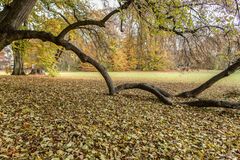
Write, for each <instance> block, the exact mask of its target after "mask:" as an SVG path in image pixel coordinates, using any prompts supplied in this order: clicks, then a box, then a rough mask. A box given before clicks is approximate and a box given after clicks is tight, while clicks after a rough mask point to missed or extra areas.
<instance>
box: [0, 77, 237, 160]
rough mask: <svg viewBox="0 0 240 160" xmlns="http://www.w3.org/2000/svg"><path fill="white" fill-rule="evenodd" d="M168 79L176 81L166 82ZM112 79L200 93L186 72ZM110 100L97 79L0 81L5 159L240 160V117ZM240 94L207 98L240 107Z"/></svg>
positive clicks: (135, 94)
mask: <svg viewBox="0 0 240 160" xmlns="http://www.w3.org/2000/svg"><path fill="white" fill-rule="evenodd" d="M139 74H142V75H141V76H142V78H140V77H137V76H139ZM151 74H152V73H151ZM163 74H166V75H171V76H168V77H167V78H168V79H167V78H166V77H165V78H166V79H167V80H166V81H165V80H161V81H159V79H161V78H160V77H161V76H163ZM207 74H210V73H207ZM211 74H212V73H211ZM73 75H78V76H76V77H72V76H73ZM90 75H91V76H92V77H91V78H88V77H90ZM111 75H112V76H113V78H114V79H115V80H116V81H115V83H116V84H120V83H123V82H125V81H129V82H136V80H138V81H149V82H151V83H153V84H155V85H157V86H159V87H161V88H163V89H165V90H168V91H170V92H171V93H173V94H174V93H179V92H181V91H183V90H188V89H191V88H193V87H195V86H197V84H195V83H189V82H191V81H189V79H187V81H185V80H184V81H185V82H183V81H182V79H181V78H180V80H179V79H178V78H176V77H177V76H179V75H180V74H179V73H161V74H160V73H158V74H156V75H157V76H156V77H157V78H153V77H152V78H149V77H145V76H147V75H150V73H130V75H131V76H132V77H134V78H129V77H130V76H129V75H128V76H125V77H126V78H119V77H122V76H123V75H124V74H123V73H111ZM143 75H144V76H143ZM184 75H186V74H184ZM190 75H195V76H196V74H195V73H188V76H187V77H191V76H190ZM204 75H206V74H204ZM237 75H238V74H237ZM237 75H236V76H237ZM84 76H85V77H84ZM208 76H211V75H208ZM201 77H204V76H201ZM230 78H231V77H230ZM191 79H192V80H194V82H195V80H198V79H199V78H196V77H191ZM202 79H204V80H205V77H204V78H202ZM201 81H202V80H201ZM228 81H229V80H228ZM231 81H232V80H231ZM196 82H197V81H196ZM226 83H227V84H235V83H233V82H231V83H229V82H227V81H226ZM106 93H107V88H106V85H105V83H104V81H103V80H101V78H100V77H99V76H97V74H96V73H61V74H60V78H48V77H35V76H26V77H22V76H20V77H15V76H0V131H1V132H0V159H1V160H2V159H3V160H5V159H6V160H7V159H17V160H21V159H24V160H25V159H33V160H36V159H37V160H44V159H54V160H58V159H68V160H71V159H161V158H162V159H236V160H237V159H238V158H239V157H240V143H239V141H240V125H239V124H240V112H239V110H234V109H222V108H197V107H187V106H180V105H174V106H167V105H163V104H161V103H160V102H159V101H158V99H156V98H155V97H154V96H152V95H150V94H148V93H146V92H143V91H139V90H129V91H124V92H123V93H121V94H119V95H116V96H108V95H107V94H106ZM239 93H240V88H239V87H236V85H233V86H232V85H228V86H227V87H226V85H215V86H213V87H212V88H211V89H209V90H207V91H206V92H204V94H202V95H200V97H202V98H217V99H224V100H225V99H227V100H230V101H239V100H240V94H239Z"/></svg>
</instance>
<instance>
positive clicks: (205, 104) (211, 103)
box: [182, 100, 240, 109]
mask: <svg viewBox="0 0 240 160" xmlns="http://www.w3.org/2000/svg"><path fill="white" fill-rule="evenodd" d="M182 104H186V105H188V106H196V107H222V108H231V109H240V103H234V102H228V101H217V100H196V101H190V102H183V103H182Z"/></svg>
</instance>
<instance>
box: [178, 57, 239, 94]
mask: <svg viewBox="0 0 240 160" xmlns="http://www.w3.org/2000/svg"><path fill="white" fill-rule="evenodd" d="M239 68H240V58H239V59H238V60H237V61H236V62H235V63H233V64H232V65H230V66H229V67H228V68H227V69H225V70H224V71H222V72H221V73H219V74H217V75H215V76H214V77H212V78H211V79H209V80H208V81H206V82H205V83H203V84H202V85H200V86H199V87H197V88H195V89H193V90H191V91H187V92H183V93H181V94H179V95H177V97H182V98H189V97H196V96H197V95H199V94H200V93H202V92H203V91H205V90H206V89H208V88H209V87H211V86H212V85H213V84H215V83H216V82H217V81H219V80H221V79H222V78H224V77H227V76H229V75H231V74H232V73H234V72H235V71H236V70H238V69H239Z"/></svg>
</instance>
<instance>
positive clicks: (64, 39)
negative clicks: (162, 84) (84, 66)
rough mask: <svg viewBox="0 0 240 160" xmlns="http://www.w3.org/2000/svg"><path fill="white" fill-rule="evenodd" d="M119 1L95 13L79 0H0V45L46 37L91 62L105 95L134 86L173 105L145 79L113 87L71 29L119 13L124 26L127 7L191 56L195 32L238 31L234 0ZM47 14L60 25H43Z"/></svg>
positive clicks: (100, 24)
mask: <svg viewBox="0 0 240 160" xmlns="http://www.w3.org/2000/svg"><path fill="white" fill-rule="evenodd" d="M118 3H119V7H117V8H114V7H111V6H109V7H110V8H111V10H110V11H109V9H108V10H107V11H106V14H105V15H103V16H102V17H96V16H95V15H94V13H91V11H90V9H89V4H87V3H86V1H82V0H73V1H72V0H69V1H67V2H64V1H55V0H51V1H45V0H38V1H37V0H13V1H0V5H1V8H2V11H1V12H0V49H3V48H4V47H5V46H6V45H9V44H11V43H12V42H14V41H17V40H23V39H39V40H42V41H44V42H45V41H48V42H51V43H54V44H56V45H58V46H61V47H63V48H65V49H66V50H70V51H73V52H74V53H75V54H76V55H77V56H78V57H79V59H80V60H81V61H82V62H83V63H89V64H91V65H93V66H94V67H95V68H96V69H97V70H98V71H99V72H100V73H101V74H102V76H103V77H104V79H105V81H106V83H107V86H108V89H109V94H111V95H113V94H115V93H118V92H120V91H122V90H125V89H134V88H138V89H143V90H145V91H148V92H151V93H153V94H154V95H156V96H157V97H158V98H159V99H160V100H161V101H162V102H163V103H166V104H172V102H171V101H170V100H169V99H168V98H167V96H170V95H169V94H167V93H166V92H165V91H162V90H161V89H159V88H157V87H155V86H152V85H149V84H141V83H140V84H139V83H136V84H123V85H120V86H117V87H115V86H114V84H113V82H112V79H111V77H110V76H109V74H108V73H107V71H106V69H105V68H104V67H103V66H102V65H101V64H99V63H98V62H97V61H96V60H95V59H94V58H92V57H90V56H89V55H88V54H86V53H84V52H83V51H82V50H81V49H80V48H79V46H76V45H74V44H73V43H72V42H71V41H70V40H69V34H71V32H73V31H75V30H79V29H80V30H90V29H91V27H97V28H104V27H105V26H107V25H108V22H109V21H110V19H112V18H113V17H114V16H115V15H118V17H119V20H120V21H121V23H120V24H121V27H120V29H121V30H122V27H123V25H124V20H125V18H124V15H125V13H126V11H131V13H132V14H133V15H135V16H136V17H138V18H139V19H141V21H142V22H143V23H145V24H147V26H148V27H149V28H151V29H152V30H153V31H154V32H158V31H166V32H171V33H174V34H176V35H178V36H180V37H181V38H182V39H183V40H184V44H185V45H186V46H187V47H188V52H186V53H188V54H186V55H185V56H189V57H192V56H193V55H192V54H193V50H194V49H193V47H194V46H193V45H192V41H191V37H195V38H197V41H199V42H201V41H202V40H203V39H204V38H205V37H210V38H211V37H212V36H214V34H216V33H218V34H220V33H221V34H222V35H224V36H229V35H234V34H237V33H238V31H239V28H238V25H239V20H240V17H239V16H240V14H239V2H238V1H237V0H200V1H195V0H119V1H118ZM83 4H84V5H83ZM110 4H111V3H109V5H110ZM51 17H59V18H61V20H62V21H63V22H64V23H63V24H62V25H61V26H60V28H61V29H60V31H54V30H50V29H47V28H44V27H43V26H44V25H42V24H43V23H45V20H46V19H50V18H51ZM24 22H29V23H28V25H29V27H27V28H28V29H26V28H20V27H21V25H23V24H24ZM137 27H138V26H137ZM79 36H81V34H79ZM197 44H198V42H197V43H196V45H197ZM239 66H240V64H239V60H237V62H236V63H234V64H232V65H231V66H229V67H228V68H227V69H226V70H225V71H223V72H222V73H220V74H219V75H217V76H215V77H213V78H212V79H211V80H209V81H208V82H206V83H204V84H203V85H201V86H200V87H198V88H196V89H195V90H193V91H190V92H185V93H183V94H179V96H181V97H195V96H197V95H198V94H200V93H201V92H203V91H204V90H205V89H207V88H209V87H210V86H211V85H213V84H214V83H215V82H217V81H218V80H219V79H221V78H223V77H225V76H227V75H229V74H231V73H233V72H234V71H236V70H237V69H239ZM211 104H212V103H211ZM216 104H217V103H216Z"/></svg>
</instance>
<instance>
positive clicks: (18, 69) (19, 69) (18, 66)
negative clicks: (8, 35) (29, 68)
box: [12, 49, 25, 75]
mask: <svg viewBox="0 0 240 160" xmlns="http://www.w3.org/2000/svg"><path fill="white" fill-rule="evenodd" d="M12 75H25V72H24V67H23V58H22V54H21V53H20V50H19V49H16V50H15V53H14V66H13V72H12Z"/></svg>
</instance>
